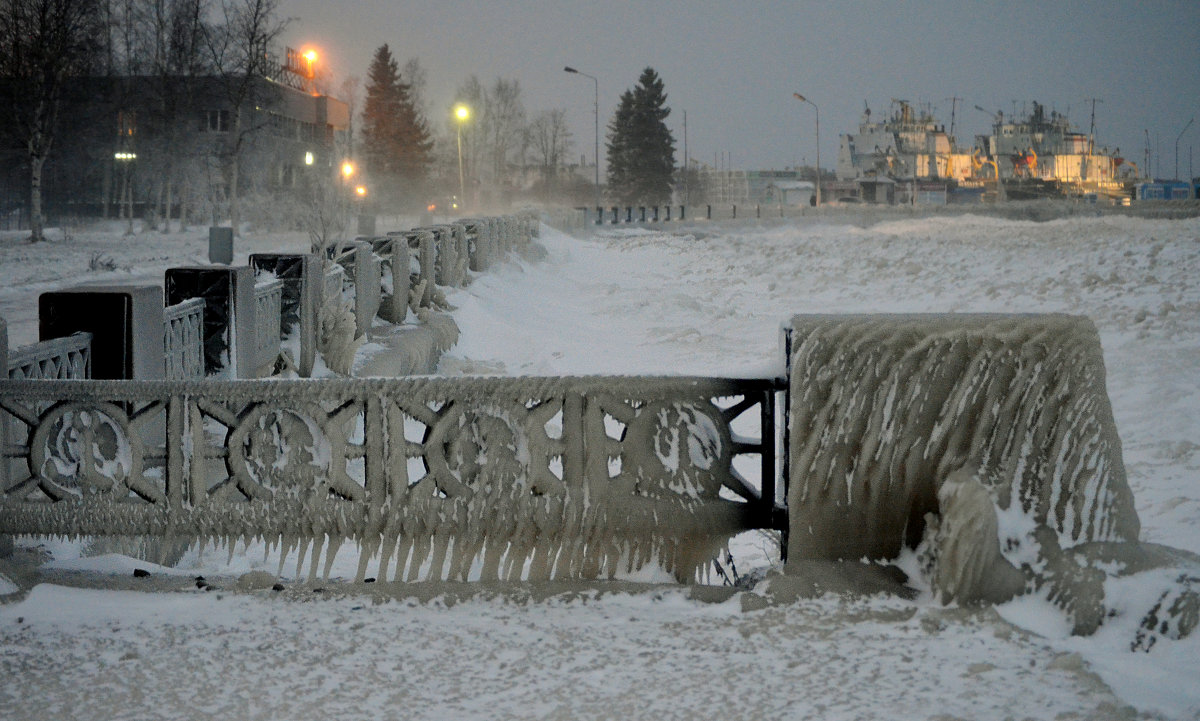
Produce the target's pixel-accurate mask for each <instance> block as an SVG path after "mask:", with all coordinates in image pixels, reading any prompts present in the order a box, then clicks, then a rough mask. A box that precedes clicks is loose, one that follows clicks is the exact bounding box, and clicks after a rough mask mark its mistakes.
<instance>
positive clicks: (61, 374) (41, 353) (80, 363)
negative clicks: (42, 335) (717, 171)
mask: <svg viewBox="0 0 1200 721" xmlns="http://www.w3.org/2000/svg"><path fill="white" fill-rule="evenodd" d="M91 368H92V334H91V333H73V334H71V335H69V336H66V337H64V338H54V339H51V340H45V341H42V342H41V343H34V344H33V345H29V346H25V347H24V348H15V349H13V350H10V351H9V353H8V368H7V371H8V378H10V379H12V380H82V379H85V378H90V377H91Z"/></svg>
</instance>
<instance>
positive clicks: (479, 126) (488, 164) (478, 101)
mask: <svg viewBox="0 0 1200 721" xmlns="http://www.w3.org/2000/svg"><path fill="white" fill-rule="evenodd" d="M455 100H456V102H461V103H463V104H465V105H467V106H468V107H470V108H471V118H470V120H469V121H468V122H467V123H466V124H464V125H463V128H462V138H463V157H464V159H465V161H466V165H467V167H468V168H469V169H470V170H469V174H470V175H472V176H473V177H474V178H475V179H476V180H481V181H482V180H490V181H491V182H492V183H493V184H495V185H503V184H504V182H505V179H506V177H507V175H508V164H509V162H510V160H512V159H513V156H514V154H516V153H519V152H521V151H522V150H523V147H522V146H523V142H524V135H525V106H524V104H523V103H522V101H521V85H520V83H519V82H518V81H517V80H506V79H505V78H496V81H495V82H494V83H493V84H492V86H491V87H484V86H483V84H482V83H480V82H479V78H477V77H475V76H474V75H472V76H471V77H469V78H467V80H466V82H464V83H463V84H462V85H461V86H459V88H458V92H457V93H456V94H455ZM481 176H486V177H481Z"/></svg>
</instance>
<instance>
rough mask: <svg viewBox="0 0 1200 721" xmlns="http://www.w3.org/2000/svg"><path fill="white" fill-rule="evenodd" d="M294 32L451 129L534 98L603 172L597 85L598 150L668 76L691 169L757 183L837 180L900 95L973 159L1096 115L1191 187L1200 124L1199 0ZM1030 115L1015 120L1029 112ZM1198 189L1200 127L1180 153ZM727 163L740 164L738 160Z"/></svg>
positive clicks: (395, 19)
mask: <svg viewBox="0 0 1200 721" xmlns="http://www.w3.org/2000/svg"><path fill="white" fill-rule="evenodd" d="M280 10H281V13H282V14H283V15H285V16H288V17H292V18H295V20H294V22H293V23H292V24H291V25H290V26H289V29H288V33H287V38H288V41H289V44H291V45H292V46H293V47H299V46H303V45H307V44H312V45H315V46H317V47H319V48H320V49H321V51H322V57H323V58H325V59H326V60H327V62H328V63H329V66H330V68H331V70H332V72H333V74H334V77H335V78H336V79H340V78H344V77H346V76H348V75H357V76H359V77H362V78H365V76H366V70H367V66H368V64H369V62H370V58H371V55H372V54H373V52H374V51H375V49H376V48H378V47H379V46H380V45H382V44H384V43H387V44H388V45H389V46H390V47H391V49H392V53H393V55H395V56H396V57H397V59H398V61H399V62H400V63H401V64H402V65H403V63H404V62H405V61H406V60H407V59H409V58H412V57H416V58H418V59H419V60H420V62H421V64H422V65H423V66H424V67H425V69H426V71H427V73H428V88H427V91H426V95H427V100H428V104H429V112H430V115H431V117H430V123H431V125H433V126H440V125H441V124H442V123H443V122H444V120H443V119H441V118H439V117H438V116H439V115H441V116H443V117H449V110H448V108H449V105H450V103H451V102H452V99H453V93H454V89H455V88H456V87H458V86H459V85H460V84H461V83H462V82H463V81H464V80H465V79H466V78H467V77H469V76H470V75H476V76H478V77H479V79H480V80H481V81H483V82H484V83H485V84H488V83H490V82H492V81H493V80H494V79H495V78H496V77H498V76H503V77H505V78H515V79H517V80H519V81H520V84H521V88H522V93H523V97H524V102H525V108H526V111H527V112H528V113H529V114H530V115H533V114H535V113H536V112H538V111H540V110H545V109H550V108H563V109H565V110H566V111H567V117H568V120H569V122H570V124H571V128H572V131H573V133H574V148H573V150H574V155H575V156H578V155H581V154H585V155H587V157H588V158H589V161H590V159H591V157H592V152H593V150H592V148H593V141H594V125H593V102H592V101H593V86H592V81H591V80H589V79H587V78H585V77H581V76H579V75H570V74H567V73H564V72H563V66H565V65H571V66H573V67H575V68H578V69H579V70H581V71H583V72H587V73H590V74H592V75H595V76H596V77H597V78H598V79H599V86H600V133H601V138H600V143H601V150H600V152H601V156H603V154H604V133H605V126H606V125H607V123H608V121H609V119H610V117H611V115H612V112H613V110H614V109H615V107H616V104H617V100H618V98H619V96H620V94H621V92H622V91H624V90H625V89H626V88H630V87H632V86H633V85H634V84H635V83H636V82H637V78H638V75H639V74H640V72H641V70H642V69H643V68H645V67H646V66H650V67H653V68H654V69H655V70H657V71H658V73H659V75H660V76H661V77H662V79H663V81H664V83H665V86H666V91H667V94H668V99H667V104H668V106H669V107H670V108H671V110H672V112H671V115H670V117H669V118H668V119H667V123H668V125H669V127H670V128H671V130H672V131H673V132H674V134H675V137H676V145H677V148H678V151H677V154H676V157H677V159H678V160H680V161H681V160H682V156H683V145H684V133H683V115H684V111H686V112H687V126H688V127H687V142H688V152H689V154H690V155H691V157H693V158H695V159H697V160H699V161H701V162H705V163H708V164H709V165H715V164H717V163H718V162H725V163H728V164H730V165H731V166H732V167H734V168H742V169H772V168H775V169H781V168H785V167H790V166H792V165H795V164H798V163H800V162H807V163H808V164H812V163H813V162H814V161H815V157H816V140H815V137H814V136H815V128H814V120H815V118H814V112H813V108H812V106H810V105H806V104H802V103H800V102H799V101H797V100H796V99H795V98H793V97H792V93H793V92H800V93H801V94H803V95H806V96H808V97H809V98H810V99H811V100H812V101H813V102H815V103H816V104H817V105H818V106H819V108H820V116H821V117H820V120H821V126H820V135H821V164H822V165H823V166H824V167H827V168H831V167H833V166H834V164H835V162H836V158H837V148H838V136H839V135H840V134H844V133H851V132H856V130H857V124H858V122H859V120H860V118H861V115H862V109H863V103H864V101H866V102H867V103H868V104H869V105H870V107H871V109H872V111H873V112H874V114H875V117H876V118H878V117H880V116H881V115H882V114H883V113H885V112H886V111H887V110H888V105H889V102H890V101H891V99H892V98H901V99H905V100H909V101H912V102H914V103H928V104H931V105H932V106H933V108H934V111H935V113H936V115H937V116H938V118H939V119H940V120H941V121H942V122H943V123H945V125H946V126H947V129H949V126H950V122H951V117H950V114H951V104H952V103H951V100H950V99H951V98H952V97H955V96H957V97H959V98H962V100H961V101H959V102H958V113H957V117H956V119H955V126H956V127H955V131H956V135H957V136H958V138H959V142H960V144H968V145H969V144H970V143H971V141H972V140H973V138H974V136H975V134H977V133H983V132H986V131H987V130H988V127H989V124H990V120H989V117H988V115H985V114H984V113H982V112H980V111H979V110H976V109H975V107H974V106H976V105H979V106H982V107H984V108H987V109H988V110H989V111H995V110H1004V112H1005V113H1006V114H1008V113H1009V112H1011V111H1012V110H1013V108H1014V106H1015V108H1016V110H1017V111H1018V112H1021V110H1022V108H1023V107H1025V108H1028V106H1029V104H1030V103H1031V102H1032V101H1034V100H1036V101H1038V102H1041V103H1042V104H1044V105H1045V106H1046V107H1047V108H1048V109H1054V110H1058V111H1059V112H1066V113H1069V117H1070V120H1071V121H1072V123H1073V124H1075V125H1076V126H1078V128H1079V129H1080V130H1082V131H1083V132H1087V131H1088V127H1089V122H1090V113H1091V102H1090V99H1092V98H1098V99H1099V100H1100V101H1101V102H1098V103H1096V106H1095V107H1096V135H1097V146H1098V147H1099V146H1107V147H1109V148H1117V147H1119V148H1120V149H1121V152H1122V154H1123V155H1124V156H1125V157H1127V158H1129V159H1130V160H1133V161H1135V162H1137V163H1138V164H1139V165H1142V164H1144V163H1143V158H1144V153H1145V148H1146V133H1145V131H1147V130H1148V131H1149V145H1150V150H1151V153H1152V163H1153V165H1152V167H1153V168H1155V169H1156V171H1157V174H1158V175H1160V176H1167V177H1170V176H1173V175H1174V174H1175V162H1176V155H1175V145H1176V139H1177V137H1178V136H1179V134H1180V132H1182V131H1183V130H1184V127H1185V126H1186V125H1187V123H1188V120H1189V119H1190V118H1192V117H1193V116H1196V115H1200V2H1198V1H1197V0H1180V1H1178V2H1175V1H1167V0H1162V1H1159V0H1144V1H1142V2H1130V1H1129V0H1123V1H1119V0H1100V1H1095V2H1075V1H1072V2H1066V1H1063V0H1039V1H1037V2H1033V1H1029V2H1026V1H1021V2H976V1H974V0H958V1H957V2H940V1H939V2H851V1H850V0H825V1H824V2H799V1H794V2H765V1H758V0H747V1H746V2H740V3H737V2H730V1H729V0H722V1H719V2H718V1H707V0H692V1H690V2H684V1H682V0H638V1H636V2H627V1H605V0H554V1H553V2H540V1H534V0H526V1H524V2H518V1H515V0H487V1H483V0H436V1H432V2H397V1H396V0H352V1H351V2H346V3H339V2H335V1H331V0H281V4H280ZM1014 103H1015V105H1014ZM1192 147H1194V150H1193V153H1192V155H1193V161H1192V162H1193V167H1194V169H1196V170H1197V171H1198V172H1200V123H1196V124H1193V125H1192V126H1191V127H1190V128H1188V130H1187V131H1186V133H1184V135H1183V137H1182V139H1180V140H1179V172H1180V175H1186V174H1187V173H1188V155H1189V148H1192ZM722 158H724V160H721V159H722Z"/></svg>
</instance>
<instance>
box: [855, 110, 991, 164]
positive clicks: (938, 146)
mask: <svg viewBox="0 0 1200 721" xmlns="http://www.w3.org/2000/svg"><path fill="white" fill-rule="evenodd" d="M837 175H838V179H840V180H857V179H859V178H891V179H894V180H899V179H904V178H908V179H912V178H914V177H915V178H916V179H917V180H939V179H940V180H946V179H952V180H965V179H967V178H969V177H971V176H972V175H974V169H973V167H972V164H971V153H969V152H963V151H960V150H959V149H958V147H957V144H956V142H955V139H954V136H953V135H951V134H949V133H947V132H946V126H945V125H942V124H941V123H939V122H938V121H937V120H936V119H935V118H934V117H933V115H932V113H931V112H930V111H929V110H928V109H922V110H919V111H918V110H917V109H914V108H913V106H912V104H911V103H909V102H908V101H906V100H893V101H892V108H891V112H890V113H889V115H888V116H887V117H886V118H885V119H883V120H882V121H875V120H872V119H871V109H870V108H869V107H868V108H866V109H865V110H864V111H863V117H862V122H860V123H859V125H858V133H856V134H853V135H842V136H841V143H840V145H839V147H838V163H837Z"/></svg>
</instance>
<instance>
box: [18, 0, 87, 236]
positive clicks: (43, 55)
mask: <svg viewBox="0 0 1200 721" xmlns="http://www.w3.org/2000/svg"><path fill="white" fill-rule="evenodd" d="M102 9H103V8H102V7H101V3H100V2H98V1H97V0H0V77H3V78H4V79H5V80H4V87H5V90H6V91H7V93H8V94H9V97H7V98H3V101H4V102H3V104H4V105H6V106H7V107H8V108H9V112H10V113H11V117H12V130H13V131H14V132H15V133H16V134H17V135H18V137H19V138H20V140H21V142H22V144H23V145H24V146H25V148H26V152H27V154H28V157H29V198H30V202H29V205H30V208H29V225H30V230H31V235H30V240H31V241H32V242H35V243H36V242H40V241H42V240H44V239H45V235H44V224H45V218H44V216H43V212H42V171H43V168H44V167H45V164H46V159H47V158H48V157H49V155H50V150H51V148H52V147H53V145H54V138H55V126H56V124H57V121H58V113H59V109H60V107H61V104H62V98H63V92H64V90H65V86H66V84H67V82H68V80H69V78H71V77H73V76H79V75H82V74H84V73H86V72H87V71H88V69H89V68H90V67H91V66H92V65H93V63H94V60H95V59H96V57H97V55H98V53H99V50H100V43H99V40H100V39H101V38H102V30H103V26H102V21H103V14H102V12H101V11H102Z"/></svg>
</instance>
